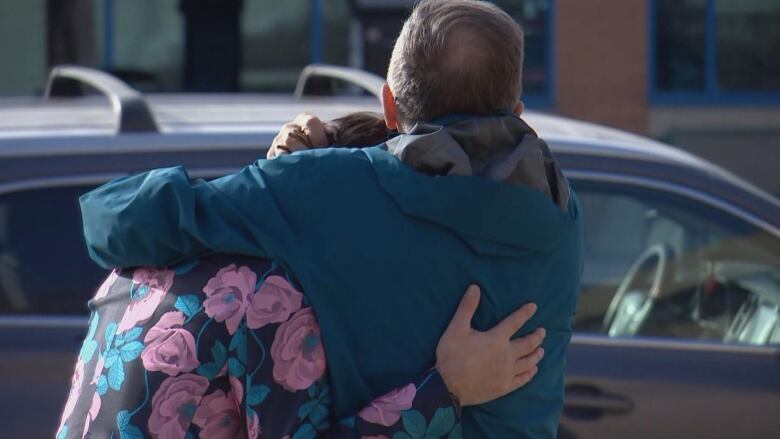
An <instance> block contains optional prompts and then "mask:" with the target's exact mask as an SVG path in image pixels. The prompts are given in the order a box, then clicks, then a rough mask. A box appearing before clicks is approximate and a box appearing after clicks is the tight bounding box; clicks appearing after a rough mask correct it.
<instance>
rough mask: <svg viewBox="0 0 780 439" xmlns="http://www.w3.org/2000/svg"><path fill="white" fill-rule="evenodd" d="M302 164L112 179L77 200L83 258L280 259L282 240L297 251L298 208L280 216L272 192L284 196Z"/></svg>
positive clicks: (295, 160)
mask: <svg viewBox="0 0 780 439" xmlns="http://www.w3.org/2000/svg"><path fill="white" fill-rule="evenodd" d="M301 162H305V157H304V156H303V155H295V156H285V157H280V158H278V159H275V160H258V161H257V162H255V163H254V164H252V165H250V166H247V167H246V168H244V169H243V170H242V171H240V172H238V173H236V174H232V175H228V176H225V177H222V178H219V179H216V180H213V181H205V180H194V181H191V180H190V178H189V176H188V175H187V172H186V171H185V170H184V169H183V168H182V167H172V168H163V169H157V170H153V171H149V172H146V173H143V174H140V175H136V176H132V177H128V178H124V179H120V180H115V181H112V182H110V183H108V184H106V185H104V186H102V187H100V188H97V189H95V190H93V191H91V192H89V193H87V194H85V195H83V196H82V197H81V198H80V200H79V201H80V204H81V214H82V220H83V226H84V238H85V240H86V244H87V248H88V250H89V254H90V256H91V257H92V259H93V260H94V261H95V262H97V263H98V264H99V265H101V266H103V267H105V268H125V267H133V266H141V265H148V266H170V265H173V264H176V263H179V262H183V261H187V260H191V259H194V258H196V257H198V256H202V255H205V254H208V253H237V254H243V255H248V256H258V257H268V258H273V259H278V260H280V262H285V261H284V259H285V258H284V257H283V255H282V252H281V250H282V248H283V247H282V243H284V246H285V247H284V248H286V249H287V250H292V249H294V248H295V245H296V242H297V240H296V233H295V229H296V227H300V226H301V224H299V223H297V222H296V217H295V216H296V215H298V216H300V214H301V213H302V212H300V210H302V209H295V210H289V211H285V209H284V205H283V204H281V203H279V202H278V201H279V200H277V197H276V194H275V190H279V189H282V188H286V189H287V191H286V192H287V193H289V192H290V190H289V185H295V184H297V183H298V182H297V180H298V179H299V177H300V176H301V175H305V172H304V170H303V169H302V168H304V167H305V166H304V165H303V164H302V163H301ZM291 201H293V202H300V200H291ZM301 207H303V206H301Z"/></svg>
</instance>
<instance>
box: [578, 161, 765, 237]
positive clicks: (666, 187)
mask: <svg viewBox="0 0 780 439" xmlns="http://www.w3.org/2000/svg"><path fill="white" fill-rule="evenodd" d="M564 173H565V174H566V176H567V177H568V178H569V179H573V180H585V181H595V182H603V183H618V184H624V185H630V186H638V187H642V188H648V189H654V190H658V191H662V192H667V193H672V194H675V195H678V196H682V197H685V198H688V199H691V200H694V201H696V202H699V203H702V204H706V205H708V206H710V207H712V208H715V209H717V210H720V211H722V212H725V213H728V214H731V215H733V216H736V217H738V218H740V219H741V220H743V221H745V222H747V223H749V224H751V225H752V226H754V227H757V228H759V229H761V230H763V231H765V232H767V233H769V234H770V235H772V236H774V237H775V238H778V239H780V228H777V227H775V226H773V225H772V224H769V223H768V222H766V221H764V220H762V219H761V218H758V217H756V216H754V215H752V214H750V213H748V212H746V211H744V210H742V209H739V208H737V207H735V206H732V205H730V204H728V203H726V202H724V201H722V200H719V199H718V198H716V197H713V196H712V195H709V194H706V193H703V192H700V191H698V190H695V189H691V188H687V187H684V186H681V185H678V184H673V183H668V182H662V181H658V180H653V179H650V178H645V177H636V176H629V175H624V174H607V173H604V172H598V171H582V170H573V169H567V170H565V171H564Z"/></svg>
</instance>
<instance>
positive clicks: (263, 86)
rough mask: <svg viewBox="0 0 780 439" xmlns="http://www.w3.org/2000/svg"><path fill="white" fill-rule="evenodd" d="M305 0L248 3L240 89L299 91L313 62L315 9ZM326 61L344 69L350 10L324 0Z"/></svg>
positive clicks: (342, 1)
mask: <svg viewBox="0 0 780 439" xmlns="http://www.w3.org/2000/svg"><path fill="white" fill-rule="evenodd" d="M310 3H311V2H309V1H308V0H307V1H291V2H278V1H274V0H246V1H245V2H244V10H243V13H242V17H241V26H242V29H241V32H242V45H243V68H242V71H241V84H242V89H243V90H246V91H286V92H290V91H292V90H293V89H294V88H295V83H296V81H297V79H298V75H299V74H300V72H301V70H302V69H303V68H304V67H305V66H306V65H307V64H309V63H310V60H311V55H310V47H309V39H310V34H309V32H310V29H311V8H310ZM321 36H322V41H321V42H320V43H321V45H322V52H323V53H322V55H323V62H326V63H329V64H337V65H346V64H347V62H348V49H349V47H348V43H349V8H348V5H347V1H346V0H337V1H334V0H331V1H325V0H322V33H321Z"/></svg>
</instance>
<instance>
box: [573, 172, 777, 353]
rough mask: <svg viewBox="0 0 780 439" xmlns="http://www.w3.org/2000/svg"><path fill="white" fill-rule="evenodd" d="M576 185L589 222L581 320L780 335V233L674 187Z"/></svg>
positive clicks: (753, 337)
mask: <svg viewBox="0 0 780 439" xmlns="http://www.w3.org/2000/svg"><path fill="white" fill-rule="evenodd" d="M575 189H576V191H577V194H578V196H579V199H580V202H581V205H582V210H583V216H584V226H585V268H584V272H583V286H582V292H581V295H580V299H579V305H578V310H577V315H576V317H575V329H576V330H578V331H585V332H600V333H608V334H610V335H612V336H650V337H672V338H682V339H697V340H720V341H725V342H740V343H751V344H769V343H780V239H779V238H777V237H776V236H774V235H772V234H770V233H768V232H766V231H763V230H761V229H759V228H758V227H755V226H752V225H750V224H747V223H746V222H744V221H742V220H740V219H738V218H736V217H735V216H733V215H731V214H729V213H727V212H725V211H722V210H719V209H714V208H712V207H709V206H707V205H704V204H702V203H700V202H698V201H695V200H691V199H687V198H685V197H682V196H678V195H674V194H669V193H666V192H661V191H655V190H649V189H642V188H637V187H629V186H619V185H616V184H606V183H595V182H589V181H581V182H575ZM659 253H662V254H663V255H659ZM643 256H644V257H646V260H645V263H644V264H639V265H637V266H636V267H635V268H636V270H635V271H634V275H633V276H629V273H630V272H631V271H632V268H633V267H634V266H635V265H636V263H637V261H638V260H639V259H640V258H642V257H643ZM661 259H663V261H665V262H660V261H661ZM661 266H663V267H664V268H665V269H664V271H663V272H661V273H662V274H659V267H661ZM629 277H630V278H632V279H633V281H632V282H628V281H627V278H629ZM654 281H655V282H657V289H656V290H655V294H651V291H653V289H652V284H653V282H654ZM622 283H625V284H626V285H625V288H624V289H625V292H624V294H623V295H622V296H621V295H620V294H619V291H618V290H619V289H620V287H621V284H622ZM618 296H620V297H618ZM648 297H652V300H651V301H650V302H648V301H647V298H648ZM648 303H649V305H648ZM611 307H612V308H614V310H613V311H614V312H612V313H611V310H610V308H611ZM643 313H644V314H643ZM621 318H622V319H623V324H622V325H621V324H620V322H619V320H620V319H621Z"/></svg>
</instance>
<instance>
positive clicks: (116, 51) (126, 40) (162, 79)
mask: <svg viewBox="0 0 780 439" xmlns="http://www.w3.org/2000/svg"><path fill="white" fill-rule="evenodd" d="M108 3H109V2H106V1H104V0H96V1H95V7H96V12H97V14H96V15H97V17H99V20H98V21H99V23H100V26H101V28H100V32H99V33H98V35H100V38H99V41H100V45H99V47H100V53H101V55H102V57H103V58H106V55H108V56H107V57H108V58H109V59H103V60H102V61H103V63H110V65H109V70H111V71H112V73H114V74H115V75H117V76H119V77H121V78H123V79H125V80H127V81H128V82H131V83H132V84H133V85H134V86H136V87H137V88H140V89H141V90H144V91H169V90H179V89H181V87H182V79H183V78H182V74H181V73H182V66H183V55H184V29H183V20H182V17H181V14H180V12H179V7H178V5H179V0H133V1H126V0H113V2H111V3H112V5H113V17H114V18H113V25H112V26H110V27H109V29H110V30H111V31H112V35H111V40H110V41H106V39H105V38H104V37H105V35H104V32H103V31H104V30H105V29H106V27H105V26H106V23H105V21H104V18H105V9H104V7H105V6H106V5H107V4H108ZM107 43H111V44H112V46H111V48H110V49H109V50H108V52H106V47H105V45H106V44H107ZM109 52H110V53H109Z"/></svg>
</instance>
